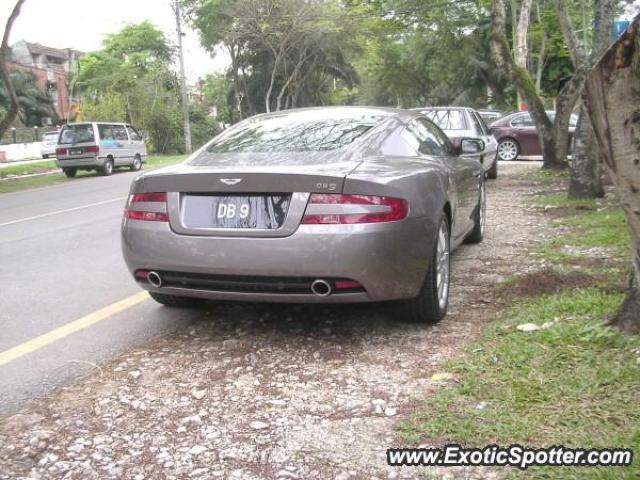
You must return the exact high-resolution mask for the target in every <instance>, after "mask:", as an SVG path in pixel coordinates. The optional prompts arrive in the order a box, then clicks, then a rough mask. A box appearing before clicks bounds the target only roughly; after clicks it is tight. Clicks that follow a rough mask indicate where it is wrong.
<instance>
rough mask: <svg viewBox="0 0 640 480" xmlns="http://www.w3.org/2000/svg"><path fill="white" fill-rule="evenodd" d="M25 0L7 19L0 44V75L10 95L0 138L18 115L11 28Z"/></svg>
mask: <svg viewBox="0 0 640 480" xmlns="http://www.w3.org/2000/svg"><path fill="white" fill-rule="evenodd" d="M24 2H25V0H18V1H17V2H16V4H15V6H14V7H13V10H12V11H11V14H10V15H9V18H8V19H7V23H6V25H5V27H4V35H3V36H2V45H0V77H1V78H2V81H3V82H4V85H5V87H6V89H7V94H8V96H9V109H8V110H7V113H6V114H5V116H4V118H3V119H2V121H0V138H2V136H3V135H4V133H5V132H6V131H7V130H8V129H9V127H10V126H11V124H12V123H13V121H14V120H15V119H16V116H17V115H18V96H17V95H16V90H15V88H14V87H13V82H12V81H11V76H10V74H9V67H8V65H7V63H8V62H9V60H10V56H11V51H10V50H9V36H10V35H11V28H12V27H13V23H14V22H15V21H16V19H17V18H18V16H19V15H20V8H22V5H23V4H24Z"/></svg>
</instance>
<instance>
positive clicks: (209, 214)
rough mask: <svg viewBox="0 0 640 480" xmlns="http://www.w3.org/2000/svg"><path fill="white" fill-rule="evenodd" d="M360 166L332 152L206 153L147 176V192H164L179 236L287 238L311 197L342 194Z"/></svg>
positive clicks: (172, 226) (295, 227)
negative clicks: (314, 194) (351, 175)
mask: <svg viewBox="0 0 640 480" xmlns="http://www.w3.org/2000/svg"><path fill="white" fill-rule="evenodd" d="M359 163H360V161H359V160H356V159H355V158H344V156H343V157H342V158H340V159H339V160H336V152H298V153H275V154H274V153H246V154H237V153H235V154H215V155H212V154H205V155H202V156H197V157H196V158H195V160H191V161H189V162H187V163H185V164H181V165H176V166H174V167H169V168H166V169H162V170H159V171H156V172H153V173H151V174H149V175H145V176H144V177H143V181H142V188H143V189H144V191H147V192H168V195H167V203H168V211H169V219H170V224H171V228H172V229H173V230H174V231H175V232H177V233H179V234H183V235H200V236H203V235H204V236H206V235H209V236H261V237H284V236H288V235H291V234H292V233H293V232H294V231H295V230H296V229H297V228H298V225H299V224H300V221H301V219H302V216H303V214H304V211H305V208H306V205H307V201H308V198H309V194H310V193H314V192H332V193H333V192H335V193H340V192H342V189H343V185H344V180H345V177H346V176H347V175H348V174H349V173H350V172H351V171H353V170H354V169H355V168H356V167H357V166H358V165H359Z"/></svg>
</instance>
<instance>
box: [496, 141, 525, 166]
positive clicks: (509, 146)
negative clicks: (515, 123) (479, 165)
mask: <svg viewBox="0 0 640 480" xmlns="http://www.w3.org/2000/svg"><path fill="white" fill-rule="evenodd" d="M518 155H520V145H519V144H518V142H517V141H516V140H514V139H513V138H503V139H502V140H500V141H499V142H498V158H499V159H500V160H503V161H505V162H512V161H514V160H517V159H518Z"/></svg>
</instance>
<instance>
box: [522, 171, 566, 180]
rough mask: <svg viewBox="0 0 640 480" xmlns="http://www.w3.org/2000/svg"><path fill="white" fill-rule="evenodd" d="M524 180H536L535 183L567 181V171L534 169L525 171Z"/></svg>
mask: <svg viewBox="0 0 640 480" xmlns="http://www.w3.org/2000/svg"><path fill="white" fill-rule="evenodd" d="M524 176H525V178H527V179H529V180H537V181H549V180H568V179H569V169H568V168H563V169H546V168H536V169H532V170H529V171H527V172H526V173H525V174H524Z"/></svg>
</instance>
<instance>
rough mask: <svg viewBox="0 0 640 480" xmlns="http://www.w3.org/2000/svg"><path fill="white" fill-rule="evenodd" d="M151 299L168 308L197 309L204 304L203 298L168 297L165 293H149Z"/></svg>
mask: <svg viewBox="0 0 640 480" xmlns="http://www.w3.org/2000/svg"><path fill="white" fill-rule="evenodd" d="M149 295H151V298H153V299H154V300H155V301H156V302H158V303H160V304H162V305H166V306H167V307H175V308H188V307H197V306H199V305H202V304H203V303H204V300H203V299H202V298H193V297H179V296H177V295H166V294H164V293H156V292H149Z"/></svg>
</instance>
